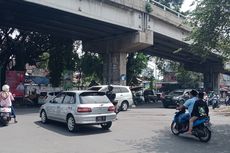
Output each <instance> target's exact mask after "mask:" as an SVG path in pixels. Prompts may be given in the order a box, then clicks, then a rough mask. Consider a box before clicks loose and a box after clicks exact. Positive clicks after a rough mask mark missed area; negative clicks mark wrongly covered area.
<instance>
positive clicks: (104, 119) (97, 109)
mask: <svg viewBox="0 0 230 153" xmlns="http://www.w3.org/2000/svg"><path fill="white" fill-rule="evenodd" d="M114 111H115V107H114V106H113V104H112V103H111V102H110V101H109V99H108V98H107V96H106V95H105V93H104V92H97V91H65V92H61V93H60V94H58V95H57V96H56V97H55V98H54V99H53V100H51V101H50V102H47V103H45V104H44V105H42V106H41V108H40V117H41V122H42V123H47V122H48V121H49V120H55V121H59V122H64V123H66V124H67V127H68V130H69V131H70V132H74V131H76V130H78V129H79V126H80V125H86V124H87V125H101V127H102V128H103V129H104V130H108V129H109V128H110V127H111V126H112V121H113V120H115V119H116V113H115V112H114Z"/></svg>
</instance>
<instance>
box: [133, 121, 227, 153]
mask: <svg viewBox="0 0 230 153" xmlns="http://www.w3.org/2000/svg"><path fill="white" fill-rule="evenodd" d="M212 128H213V130H212V138H211V140H210V141H209V142H208V143H202V142H200V141H199V140H198V138H196V137H194V136H190V135H185V134H184V135H180V136H175V135H173V134H172V133H171V131H170V130H169V129H164V130H161V131H159V132H158V135H157V136H156V137H152V138H149V139H145V140H143V141H142V142H141V143H137V144H132V142H131V143H130V144H129V145H133V146H134V147H135V148H136V149H137V150H139V151H140V152H153V151H154V152H157V153H229V150H230V125H217V126H213V127H212Z"/></svg>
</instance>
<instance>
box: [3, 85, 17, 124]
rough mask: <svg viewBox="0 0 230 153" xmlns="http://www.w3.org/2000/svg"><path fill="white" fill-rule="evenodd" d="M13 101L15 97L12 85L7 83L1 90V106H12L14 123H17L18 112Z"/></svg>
mask: <svg viewBox="0 0 230 153" xmlns="http://www.w3.org/2000/svg"><path fill="white" fill-rule="evenodd" d="M12 101H14V97H13V95H12V93H11V92H10V86H8V85H7V84H5V85H3V86H2V91H1V92H0V106H1V107H10V108H11V114H12V116H13V118H14V123H17V122H18V121H17V120H16V114H15V110H14V107H13V105H12Z"/></svg>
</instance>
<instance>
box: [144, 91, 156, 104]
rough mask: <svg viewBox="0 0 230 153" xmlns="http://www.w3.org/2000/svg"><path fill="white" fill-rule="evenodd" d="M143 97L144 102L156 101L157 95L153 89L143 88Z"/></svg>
mask: <svg viewBox="0 0 230 153" xmlns="http://www.w3.org/2000/svg"><path fill="white" fill-rule="evenodd" d="M143 94H144V99H145V102H146V103H151V102H156V101H157V95H156V93H155V92H154V90H151V89H146V90H144V93H143Z"/></svg>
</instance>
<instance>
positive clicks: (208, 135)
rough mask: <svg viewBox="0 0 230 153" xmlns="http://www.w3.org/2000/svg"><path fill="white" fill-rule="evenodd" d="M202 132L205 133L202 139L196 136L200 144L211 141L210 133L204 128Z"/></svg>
mask: <svg viewBox="0 0 230 153" xmlns="http://www.w3.org/2000/svg"><path fill="white" fill-rule="evenodd" d="M203 131H204V133H205V136H204V137H200V136H198V138H199V140H200V141H201V142H208V141H209V140H210V139H211V136H212V133H211V131H210V130H209V129H208V128H207V127H206V126H205V127H204V128H203Z"/></svg>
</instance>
